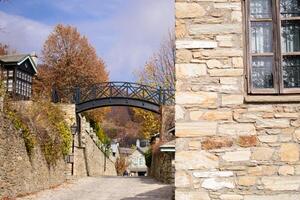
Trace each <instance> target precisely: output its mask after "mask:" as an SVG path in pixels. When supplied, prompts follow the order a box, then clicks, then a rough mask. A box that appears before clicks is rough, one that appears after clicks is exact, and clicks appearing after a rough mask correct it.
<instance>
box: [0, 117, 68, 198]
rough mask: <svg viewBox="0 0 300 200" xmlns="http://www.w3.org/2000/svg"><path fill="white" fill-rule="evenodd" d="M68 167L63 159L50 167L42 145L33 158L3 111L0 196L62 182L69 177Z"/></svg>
mask: <svg viewBox="0 0 300 200" xmlns="http://www.w3.org/2000/svg"><path fill="white" fill-rule="evenodd" d="M65 169H66V163H65V162H64V160H62V159H60V160H58V161H57V164H56V166H55V167H51V168H48V165H47V163H46V160H45V158H44V156H43V154H42V153H41V150H40V148H35V149H34V152H33V157H32V159H31V160H30V159H29V157H28V154H27V152H26V148H25V144H24V140H23V138H22V137H21V134H20V133H19V132H18V131H16V130H15V128H14V125H13V124H11V122H10V121H9V120H7V119H5V117H4V116H3V115H2V114H1V113H0V199H1V198H3V197H15V196H17V195H25V194H28V193H33V192H37V191H40V190H43V189H48V188H50V187H53V186H56V185H59V184H61V183H63V182H64V181H65V180H66V175H65Z"/></svg>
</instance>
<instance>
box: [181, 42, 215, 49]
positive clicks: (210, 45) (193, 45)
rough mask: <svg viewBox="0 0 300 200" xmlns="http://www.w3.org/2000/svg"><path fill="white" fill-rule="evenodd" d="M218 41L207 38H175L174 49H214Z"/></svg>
mask: <svg viewBox="0 0 300 200" xmlns="http://www.w3.org/2000/svg"><path fill="white" fill-rule="evenodd" d="M217 47H218V43H217V42H215V41H208V40H177V41H176V49H214V48H217Z"/></svg>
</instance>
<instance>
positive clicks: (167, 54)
mask: <svg viewBox="0 0 300 200" xmlns="http://www.w3.org/2000/svg"><path fill="white" fill-rule="evenodd" d="M135 75H136V77H137V80H138V82H140V83H143V84H146V85H150V86H153V87H157V88H158V87H161V88H164V89H175V82H176V77H175V38H174V36H173V35H172V34H171V33H169V35H168V38H167V39H166V40H165V41H163V42H162V44H161V47H160V49H159V50H158V52H156V53H154V54H153V56H152V57H151V58H150V59H149V61H148V62H147V63H146V64H145V66H144V67H143V68H142V69H140V70H137V71H136V72H135Z"/></svg>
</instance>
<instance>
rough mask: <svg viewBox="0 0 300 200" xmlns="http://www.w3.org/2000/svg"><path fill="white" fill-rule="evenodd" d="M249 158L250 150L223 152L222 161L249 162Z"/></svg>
mask: <svg viewBox="0 0 300 200" xmlns="http://www.w3.org/2000/svg"><path fill="white" fill-rule="evenodd" d="M250 156H251V152H250V150H245V151H233V152H225V154H224V155H223V156H222V158H223V160H225V161H228V162H239V161H248V160H250Z"/></svg>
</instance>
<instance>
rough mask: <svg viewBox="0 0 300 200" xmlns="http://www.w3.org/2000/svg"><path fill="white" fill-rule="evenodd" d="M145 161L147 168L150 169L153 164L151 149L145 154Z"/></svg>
mask: <svg viewBox="0 0 300 200" xmlns="http://www.w3.org/2000/svg"><path fill="white" fill-rule="evenodd" d="M145 160H146V166H147V167H149V168H150V167H151V164H152V150H151V149H148V150H147V151H146V152H145Z"/></svg>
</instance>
